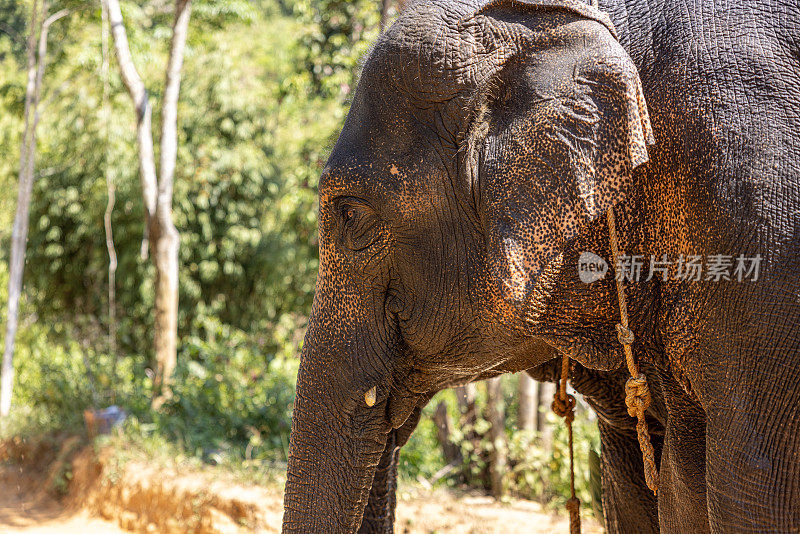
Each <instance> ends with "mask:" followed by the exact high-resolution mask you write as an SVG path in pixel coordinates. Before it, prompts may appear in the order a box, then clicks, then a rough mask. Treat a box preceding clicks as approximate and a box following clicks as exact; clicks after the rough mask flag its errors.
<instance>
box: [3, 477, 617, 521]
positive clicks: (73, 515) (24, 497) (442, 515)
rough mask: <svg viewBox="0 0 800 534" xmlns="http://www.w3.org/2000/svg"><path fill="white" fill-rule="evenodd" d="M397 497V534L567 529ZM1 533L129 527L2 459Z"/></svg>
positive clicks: (265, 498) (479, 505)
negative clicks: (52, 492) (69, 503)
mask: <svg viewBox="0 0 800 534" xmlns="http://www.w3.org/2000/svg"><path fill="white" fill-rule="evenodd" d="M259 494H260V496H259V500H260V501H261V510H262V512H263V514H262V515H261V517H262V518H263V526H261V527H259V528H257V529H256V530H255V532H259V533H261V532H263V533H277V532H280V524H281V513H282V502H281V501H282V495H281V492H280V490H279V489H277V488H264V489H263V490H261V491H259ZM398 501H399V502H398V506H397V522H396V527H395V532H397V533H398V534H439V533H453V534H473V533H474V534H494V533H497V534H517V533H520V534H521V533H523V532H524V533H526V534H539V533H548V534H549V533H559V532H563V533H567V532H568V531H569V528H568V524H567V519H566V517H565V516H563V515H554V514H551V513H547V512H545V511H543V510H542V508H541V506H540V505H538V504H537V503H533V502H529V501H511V502H508V503H498V502H497V501H495V500H494V499H492V498H490V497H486V496H482V495H456V494H454V493H452V492H449V491H445V490H434V491H428V490H423V489H414V490H411V491H403V490H402V488H401V492H400V494H399V499H398ZM148 530H149V529H148ZM236 530H237V531H240V532H241V530H238V529H236ZM152 531H153V532H158V530H152ZM246 531H250V532H252V531H253V530H249V529H248V530H246ZM0 532H2V533H4V534H5V533H8V534H18V533H26V534H56V533H58V534H73V533H74V534H117V533H122V532H127V531H126V530H122V529H121V528H120V527H118V526H117V525H115V524H114V523H112V522H109V521H104V520H101V519H97V518H94V517H90V515H89V513H88V512H87V511H86V510H85V509H69V508H66V507H64V506H63V505H62V504H61V503H59V502H57V501H56V500H54V499H53V498H52V497H50V496H48V495H47V494H45V493H44V492H43V491H41V489H40V485H39V484H37V483H36V482H35V478H34V477H33V476H31V474H30V472H29V471H25V470H23V469H22V468H20V467H17V466H16V465H10V464H0ZM583 532H584V533H586V534H599V533H601V532H602V529H601V528H600V527H599V526H598V525H597V523H596V522H594V521H591V520H589V519H586V518H584V520H583Z"/></svg>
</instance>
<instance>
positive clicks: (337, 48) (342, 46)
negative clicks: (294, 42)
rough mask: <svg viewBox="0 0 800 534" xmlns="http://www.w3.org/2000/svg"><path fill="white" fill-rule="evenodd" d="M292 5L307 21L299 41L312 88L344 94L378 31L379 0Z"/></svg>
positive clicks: (307, 1) (323, 0)
mask: <svg viewBox="0 0 800 534" xmlns="http://www.w3.org/2000/svg"><path fill="white" fill-rule="evenodd" d="M294 8H295V12H296V13H297V15H298V16H299V18H301V19H302V20H305V21H307V24H306V30H305V32H304V34H303V36H302V38H301V43H302V44H303V47H304V49H305V55H304V60H305V66H306V70H307V71H308V72H309V74H310V77H311V81H312V84H313V86H314V88H315V90H316V91H318V92H319V93H320V94H322V95H326V96H339V97H347V96H348V95H349V94H350V93H351V91H352V90H353V88H354V87H355V84H354V72H355V69H356V66H357V64H358V62H359V61H360V60H361V58H362V57H363V56H364V54H365V53H366V52H367V50H368V49H369V46H370V43H372V42H373V41H374V40H375V38H376V37H377V36H378V33H379V32H380V27H379V24H380V2H376V1H374V0H356V1H347V0H318V1H314V0H299V1H297V2H296V3H295V5H294Z"/></svg>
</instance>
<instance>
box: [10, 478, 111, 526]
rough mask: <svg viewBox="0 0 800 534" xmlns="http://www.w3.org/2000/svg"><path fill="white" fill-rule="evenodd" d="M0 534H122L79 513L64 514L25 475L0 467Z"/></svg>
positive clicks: (59, 506) (69, 512)
mask: <svg viewBox="0 0 800 534" xmlns="http://www.w3.org/2000/svg"><path fill="white" fill-rule="evenodd" d="M0 532H3V533H5V534H17V533H20V532H25V533H26V534H56V533H63V534H117V533H121V532H125V531H123V530H121V529H119V528H118V527H117V526H115V525H114V524H112V523H109V522H108V521H102V520H100V519H95V518H92V517H89V515H88V514H87V513H86V512H85V511H83V510H71V511H70V510H67V509H66V508H64V507H63V506H62V505H61V504H59V503H58V502H57V501H56V500H55V499H53V498H52V497H50V496H49V495H47V494H46V493H44V492H42V491H39V489H38V488H37V485H36V484H35V483H34V481H33V477H32V476H31V475H30V473H29V472H27V471H24V470H23V469H22V468H21V467H18V466H15V465H0Z"/></svg>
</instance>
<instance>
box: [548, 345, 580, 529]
mask: <svg viewBox="0 0 800 534" xmlns="http://www.w3.org/2000/svg"><path fill="white" fill-rule="evenodd" d="M567 380H569V357H567V356H566V355H564V356H562V357H561V380H560V381H559V384H558V390H557V391H556V395H555V397H554V398H553V404H552V406H551V407H552V408H553V411H554V412H555V413H556V415H558V416H559V417H563V418H564V422H565V423H566V424H567V432H568V433H569V489H570V495H571V496H570V498H569V500H568V501H567V511H568V512H569V533H570V534H581V512H580V510H581V501H580V499H578V497H576V496H575V465H574V464H575V455H574V448H573V443H572V422H573V421H574V420H575V397H574V396H572V395H570V394H568V393H567Z"/></svg>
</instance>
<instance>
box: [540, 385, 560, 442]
mask: <svg viewBox="0 0 800 534" xmlns="http://www.w3.org/2000/svg"><path fill="white" fill-rule="evenodd" d="M555 394H556V385H555V384H553V383H551V382H542V383H541V384H539V421H538V428H537V430H539V435H540V436H541V440H542V442H541V443H542V447H543V448H544V450H546V451H552V450H553V425H549V424H547V417H546V416H547V412H548V411H550V405H551V404H552V403H553V397H554V396H555Z"/></svg>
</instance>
